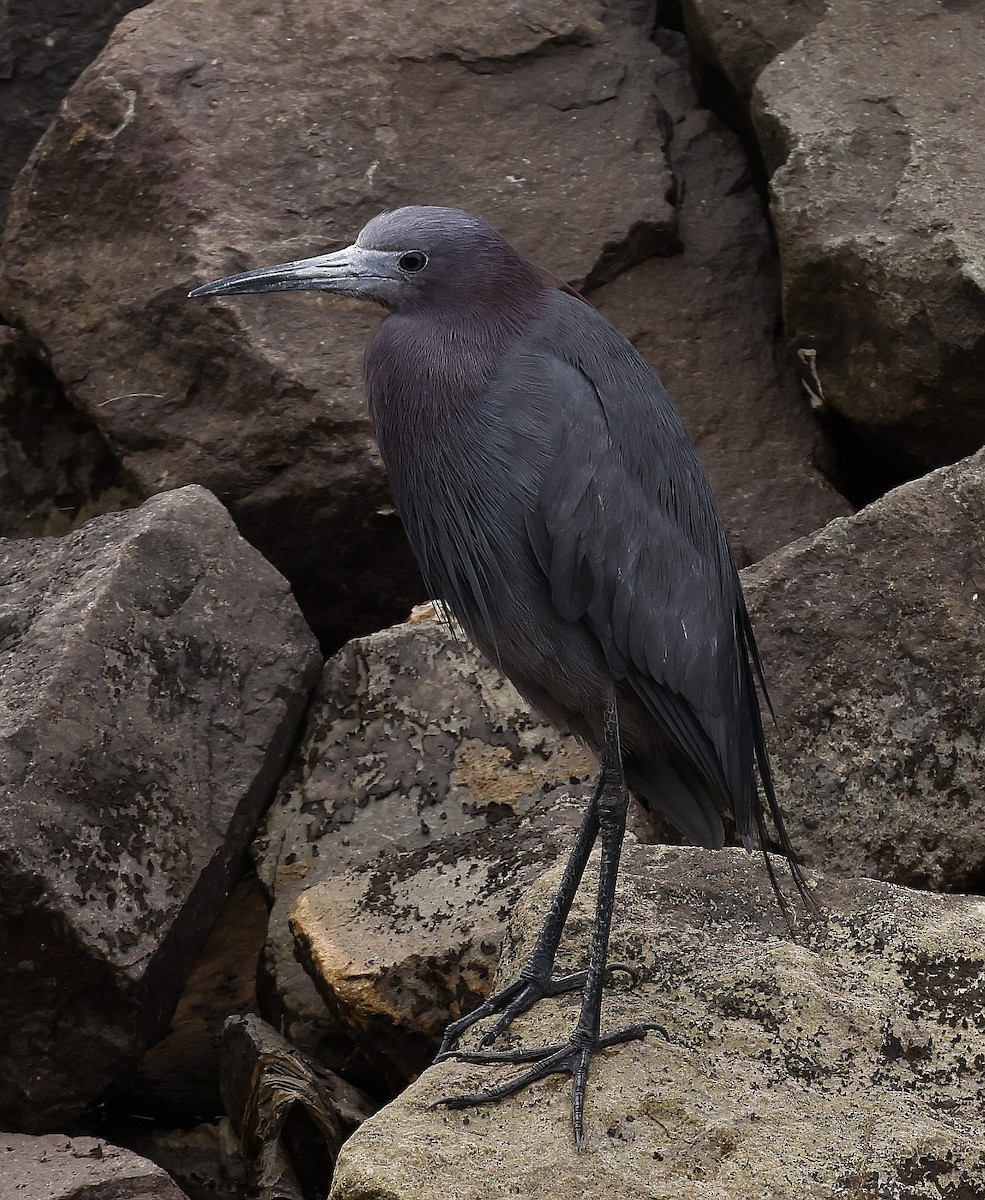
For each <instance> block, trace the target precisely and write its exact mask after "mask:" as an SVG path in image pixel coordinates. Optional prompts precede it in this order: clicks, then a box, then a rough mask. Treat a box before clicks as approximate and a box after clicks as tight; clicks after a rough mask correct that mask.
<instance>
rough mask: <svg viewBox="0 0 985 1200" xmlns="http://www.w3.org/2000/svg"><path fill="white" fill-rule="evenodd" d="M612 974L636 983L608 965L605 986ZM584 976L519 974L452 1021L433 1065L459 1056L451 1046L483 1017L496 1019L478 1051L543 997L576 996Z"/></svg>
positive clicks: (625, 970)
mask: <svg viewBox="0 0 985 1200" xmlns="http://www.w3.org/2000/svg"><path fill="white" fill-rule="evenodd" d="M616 972H619V973H621V974H625V975H628V976H629V977H630V981H631V982H632V983H637V982H639V976H638V975H637V973H636V971H634V970H633V968H632V967H629V966H627V965H626V964H625V963H610V964H609V965H608V966H607V967H606V969H605V982H606V983H611V982H612V976H613V975H614V974H615V973H616ZM587 976H588V972H587V971H572V972H571V974H570V975H560V976H558V978H556V979H552V978H551V977H550V976H543V975H539V974H535V973H533V972H531V973H529V974H528V973H523V974H521V975H520V978H519V979H517V980H515V981H514V982H513V983H511V984H510V985H509V986H508V987H505V988H503V989H502V991H499V992H495V993H493V995H491V996H490V997H489V998H488V999H487V1000H484V1001H483V1002H482V1004H480V1005H479V1007H478V1008H475V1009H473V1010H472V1012H470V1013H467V1014H466V1015H465V1016H464V1017H460V1018H459V1019H458V1020H457V1021H452V1023H451V1024H450V1025H449V1026H448V1028H447V1029H446V1030H445V1034H444V1037H443V1038H442V1039H441V1048H440V1049H439V1050H438V1053H437V1054H436V1055H435V1059H434V1061H435V1062H436V1063H437V1062H442V1061H443V1060H444V1059H447V1058H456V1057H458V1055H459V1053H460V1052H459V1051H458V1050H456V1049H455V1043H456V1042H457V1041H458V1039H459V1038H460V1037H461V1035H462V1034H463V1033H464V1032H465V1031H466V1030H467V1029H471V1028H472V1026H473V1025H477V1024H478V1023H479V1022H480V1021H484V1020H485V1019H486V1018H487V1017H496V1016H497V1015H498V1019H497V1020H496V1021H495V1023H494V1024H493V1025H491V1026H490V1028H489V1029H487V1030H486V1032H485V1033H484V1034H483V1035H482V1038H481V1039H480V1041H479V1048H480V1049H482V1048H483V1047H485V1046H491V1045H492V1043H493V1042H494V1041H495V1040H496V1038H498V1037H499V1035H500V1034H501V1033H502V1032H503V1031H504V1030H505V1029H507V1028H508V1027H509V1026H510V1025H511V1024H512V1023H513V1022H514V1021H515V1020H516V1018H517V1017H519V1016H521V1015H522V1014H523V1013H525V1012H529V1011H530V1010H531V1009H532V1008H533V1006H534V1005H535V1004H536V1003H537V1002H538V1001H540V1000H543V999H544V997H545V996H562V995H564V993H565V992H576V991H579V990H581V989H583V988H584V986H585V980H586V978H587Z"/></svg>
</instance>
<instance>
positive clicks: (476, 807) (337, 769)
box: [254, 620, 597, 1086]
mask: <svg viewBox="0 0 985 1200" xmlns="http://www.w3.org/2000/svg"><path fill="white" fill-rule="evenodd" d="M596 769H597V768H596V764H595V762H594V760H593V758H592V756H591V755H590V754H589V753H588V752H587V751H585V750H584V749H583V748H582V747H580V746H579V745H578V744H577V743H576V742H575V741H574V740H572V739H570V738H569V739H562V738H560V737H559V736H558V734H556V733H555V732H554V731H553V730H552V729H550V728H549V727H547V726H545V725H544V724H543V723H542V722H540V721H539V720H538V719H537V718H535V717H534V716H532V715H531V714H530V712H529V709H528V708H527V706H526V705H525V703H524V702H523V701H522V700H521V699H520V697H519V696H518V695H517V693H516V692H515V690H514V689H513V687H512V686H511V685H510V684H509V683H507V681H506V680H505V679H504V678H503V677H502V676H501V675H500V674H499V672H498V671H496V670H494V669H493V668H492V667H490V666H487V665H486V664H485V663H483V662H482V661H481V660H480V659H479V658H478V656H477V654H476V652H475V651H474V650H472V649H471V647H469V646H468V644H467V643H466V642H465V641H464V640H462V639H461V638H460V637H459V638H455V637H453V636H450V635H449V633H448V631H447V629H446V627H444V626H443V625H442V624H440V623H439V622H438V621H436V620H423V621H418V622H414V623H412V624H408V625H402V626H397V627H396V628H394V629H388V630H384V631H383V632H381V633H378V634H375V635H374V636H372V637H369V638H362V639H358V640H356V641H353V642H351V643H350V644H349V645H348V646H346V647H345V648H344V649H343V650H342V651H340V653H339V654H338V655H336V656H335V658H334V659H332V660H330V661H329V662H328V663H327V664H326V667H325V673H324V677H323V679H322V685H321V690H320V693H319V695H318V697H317V698H316V700H315V701H314V703H313V704H312V707H311V710H310V712H309V716H308V727H307V730H306V733H305V737H304V740H303V742H302V743H301V746H300V747H299V750H298V754H297V759H296V761H295V766H294V771H293V772H292V774H291V775H289V776H288V777H287V778H286V779H285V783H284V785H283V786H282V789H281V792H280V795H279V797H278V799H277V800H276V801H275V803H274V804H273V805H272V806H271V809H270V811H269V812H268V814H267V817H266V820H265V822H264V825H263V828H262V831H261V834H260V836H259V837H258V839H257V842H256V844H255V847H254V853H255V857H256V860H257V871H258V874H259V877H260V881H261V883H262V884H263V885H264V886H265V887H266V888H267V889H268V891H269V893H270V896H271V899H272V903H273V907H272V911H271V916H270V927H269V932H268V937H267V946H266V950H265V955H264V962H263V965H262V967H261V979H260V985H259V987H260V997H261V1002H262V1004H263V1009H264V1012H265V1013H266V1015H267V1016H268V1019H269V1020H271V1022H272V1023H273V1024H274V1025H276V1026H277V1027H278V1028H280V1029H281V1030H282V1032H284V1033H285V1034H286V1035H287V1036H288V1037H289V1038H290V1039H291V1040H292V1041H294V1042H295V1043H296V1044H297V1045H298V1046H300V1047H301V1049H303V1050H305V1051H306V1052H308V1053H310V1054H312V1055H314V1056H315V1057H317V1058H318V1059H319V1060H321V1061H324V1062H327V1063H329V1064H330V1065H334V1064H342V1063H345V1064H346V1069H347V1072H349V1073H350V1075H351V1073H352V1071H353V1066H352V1064H353V1062H355V1063H357V1064H359V1066H358V1068H357V1069H356V1075H357V1076H358V1075H359V1074H360V1073H361V1072H368V1073H369V1076H370V1078H371V1081H372V1082H374V1083H376V1084H377V1085H378V1086H385V1084H381V1081H380V1079H379V1060H380V1044H379V1039H380V1038H381V1037H384V1038H385V1037H386V1036H388V1035H387V1034H386V1033H385V1032H384V1031H385V1030H387V1029H389V1030H390V1033H389V1036H390V1037H391V1038H393V1039H396V1041H395V1044H396V1043H397V1042H399V1041H400V1039H401V1038H402V1037H405V1035H398V1033H397V1032H396V1031H395V1030H394V1029H393V1028H392V1025H393V1021H394V1018H395V1017H396V1018H397V1020H398V1024H399V1021H400V1020H401V1019H402V1020H405V1021H408V1022H409V1024H410V1025H411V1027H412V1028H413V1030H414V1033H413V1034H412V1035H407V1036H406V1038H405V1041H404V1042H403V1043H401V1044H402V1047H403V1048H402V1050H401V1055H400V1058H401V1066H400V1067H399V1068H398V1069H400V1070H403V1071H405V1072H406V1070H407V1069H408V1067H407V1053H409V1052H412V1049H413V1047H411V1050H410V1051H408V1049H407V1045H406V1041H409V1042H411V1043H413V1042H414V1040H415V1039H416V1041H417V1042H418V1043H419V1042H420V1037H421V1029H422V1025H421V1021H420V1020H416V1021H415V1019H414V1014H413V1013H412V1008H413V1007H414V1006H415V1005H416V1006H417V1007H418V1008H420V1007H421V996H422V994H423V995H424V996H426V997H427V998H428V999H427V1003H426V1004H425V1005H424V1012H425V1013H426V1014H428V1015H427V1018H426V1019H427V1022H429V1023H426V1025H425V1029H426V1036H427V1038H429V1039H433V1038H434V1036H435V1023H436V1021H437V1019H438V1018H436V1017H435V1015H434V1011H435V1005H436V1004H440V1003H446V1004H452V1005H455V1004H458V1005H461V1004H462V1003H464V1002H466V1001H467V1000H468V999H469V998H471V999H473V1000H474V999H475V994H476V992H477V990H480V989H485V990H488V987H489V986H490V978H491V974H492V970H493V969H494V967H495V956H496V953H497V951H498V944H499V938H500V937H501V936H502V921H503V915H502V914H501V913H500V911H499V910H500V908H501V904H499V903H494V904H493V912H492V914H491V915H490V916H489V917H488V918H483V920H484V921H485V926H484V929H485V936H484V938H479V939H474V938H473V934H472V932H471V925H472V923H474V922H475V921H476V920H477V917H478V914H477V913H476V911H474V910H473V911H472V912H471V914H470V915H469V917H468V922H467V926H468V927H467V928H466V927H465V926H463V925H462V924H461V923H459V924H458V925H455V926H454V932H451V931H450V930H449V928H448V927H449V926H450V925H453V924H454V920H453V915H454V914H456V912H457V909H456V907H455V905H456V900H455V895H454V892H453V887H452V885H453V883H454V880H455V877H456V871H457V869H458V868H457V867H456V866H455V865H454V864H456V863H458V860H459V859H463V861H464V859H465V858H466V857H467V856H468V855H470V854H471V855H473V856H474V855H476V854H483V855H484V856H485V859H487V860H488V857H489V855H490V854H500V853H503V854H507V855H510V854H513V853H519V855H520V857H521V859H522V858H524V857H525V854H526V851H525V848H524V846H523V844H522V835H520V834H519V833H518V830H521V829H525V828H528V822H529V821H530V820H531V818H532V816H533V814H534V813H535V812H544V813H546V812H547V811H548V810H551V809H552V808H553V809H554V810H556V811H557V812H560V811H561V808H560V807H559V806H561V805H562V796H563V797H565V798H566V799H567V801H569V802H570V803H573V804H574V805H575V806H576V809H577V807H578V806H580V805H581V804H583V803H584V801H585V799H586V798H587V796H588V795H589V793H590V790H591V786H592V779H593V776H594V773H595V771H596ZM545 819H547V818H545V817H542V818H540V819H539V820H538V822H537V825H536V828H537V830H538V832H537V835H536V837H537V840H536V843H535V844H536V845H537V847H538V848H541V849H543V847H544V845H545V843H544V836H543V821H544V820H545ZM563 820H565V821H566V822H568V823H570V821H571V820H577V811H575V812H574V814H573V815H572V814H569V815H567V816H565V817H564V818H563ZM483 843H484V845H483ZM545 852H546V851H545ZM556 853H557V849H556V848H555V849H554V850H553V851H552V853H551V858H553V856H554V854H556ZM442 864H447V866H443V865H442ZM517 866H519V868H520V870H521V873H522V875H523V877H524V878H525V879H529V878H530V877H531V874H532V872H533V870H534V867H533V864H532V863H531V862H529V861H527V862H526V863H521V864H517ZM360 868H365V869H364V870H360ZM463 869H464V867H463ZM501 869H502V870H504V871H505V872H506V874H507V875H508V876H509V875H510V872H511V870H513V869H516V867H514V868H511V867H510V866H509V864H508V863H507V865H506V866H505V867H502V868H501ZM442 870H446V871H447V877H446V878H445V879H444V880H443V881H442V880H441V879H437V878H436V875H440V873H441V872H442ZM389 871H396V872H397V879H398V880H399V887H401V888H403V889H405V890H406V889H407V888H408V887H415V886H416V887H419V888H420V889H421V895H420V900H421V903H422V906H424V907H427V905H430V908H429V910H428V911H429V919H430V920H431V921H432V922H433V921H434V920H435V919H436V918H437V919H440V918H438V914H441V913H442V910H443V911H444V916H445V920H444V921H442V922H441V925H442V929H441V936H442V938H444V939H445V940H442V941H441V942H440V943H435V951H434V953H433V954H432V955H423V956H422V955H421V954H420V953H419V950H420V948H419V945H418V942H417V940H416V939H415V940H412V941H407V940H406V939H405V937H404V934H403V933H400V934H398V933H397V932H396V930H395V929H394V926H393V921H392V917H393V915H394V914H392V913H390V914H388V913H386V912H385V911H384V913H383V915H382V917H381V915H380V911H379V908H380V906H381V905H382V906H383V908H384V910H385V907H386V903H387V899H386V898H387V897H388V896H389V897H392V896H393V889H394V887H395V886H398V885H397V882H396V880H394V879H388V872H389ZM476 873H478V877H479V878H478V880H477V882H478V881H481V883H482V884H483V886H484V887H487V886H488V883H489V876H488V875H487V874H486V867H485V866H482V867H479V866H476V868H475V871H474V872H473V874H474V875H475V874H476ZM329 880H331V881H334V882H332V883H331V884H329V883H326V889H327V890H326V892H324V893H322V895H323V897H326V898H328V897H337V901H338V903H340V904H341V903H342V902H343V900H344V903H345V907H344V912H345V921H344V922H343V921H341V920H340V921H333V922H332V930H333V931H334V932H333V936H334V937H336V938H337V939H338V940H337V942H336V943H335V944H336V945H337V946H339V947H341V948H342V950H344V952H345V953H347V954H348V955H351V956H353V957H354V958H356V959H359V958H360V957H365V956H366V955H367V954H369V955H370V956H371V955H372V954H373V953H375V952H377V951H379V952H381V953H384V952H385V953H386V955H387V957H386V959H385V963H380V964H377V965H376V967H374V968H373V970H372V971H370V973H369V976H368V977H367V976H365V975H364V976H362V977H360V975H359V973H358V972H355V973H354V975H355V977H354V978H353V979H351V980H350V981H349V985H348V986H350V987H351V988H353V989H355V991H356V992H360V991H361V993H362V997H363V1004H362V1009H361V1011H360V1012H359V1013H358V1015H350V1014H346V1013H339V1012H338V1011H337V1010H336V1011H335V1012H330V1011H328V1010H327V1009H326V1007H325V1001H324V999H323V998H322V997H321V996H319V995H318V993H317V992H316V991H315V989H314V987H313V986H312V983H311V981H310V980H309V978H308V976H307V975H306V974H305V973H304V971H303V970H302V969H301V967H300V966H299V965H298V963H297V961H296V959H295V956H294V939H293V938H292V936H291V933H290V930H289V929H288V916H289V914H290V912H291V909H292V907H293V906H294V903H295V901H296V900H297V898H298V896H299V895H300V894H301V892H302V891H303V890H304V889H305V888H310V887H312V886H313V885H314V884H318V883H321V882H323V881H329ZM376 880H378V881H379V887H380V889H381V890H380V892H379V894H377V895H375V896H374V895H373V889H374V887H375V886H376V884H375V883H374V881H376ZM436 887H437V892H435V888H436ZM367 888H368V889H369V894H368V895H367V892H366V889H367ZM450 893H451V894H450ZM316 894H317V890H316ZM468 895H469V900H470V902H472V901H474V900H475V895H474V892H472V891H469V892H468ZM360 897H365V898H366V899H368V900H371V901H372V903H371V904H370V906H369V908H368V909H367V910H366V911H365V912H364V913H361V914H360V911H359V910H360V907H361V905H360ZM405 899H406V896H405ZM334 902H335V900H331V901H329V903H334ZM449 903H450V904H451V905H452V906H453V907H452V908H451V909H449V908H448V907H447V906H448V905H449ZM318 911H319V904H318V901H317V900H315V901H313V905H312V908H311V916H312V920H313V921H314V923H315V924H316V925H317V923H318V922H317V913H318ZM457 916H458V917H459V918H460V919H464V917H465V914H464V913H461V912H457ZM489 921H491V922H492V925H493V926H496V927H497V928H498V933H497V934H496V935H495V936H493V935H492V933H491V932H490V925H489ZM400 927H401V929H402V928H403V927H404V926H403V922H402V921H401V925H400ZM367 936H370V937H371V938H372V942H371V944H367V943H366V938H367ZM449 937H450V939H451V940H450V941H448V940H447V939H448V938H449ZM456 939H457V941H456ZM483 941H484V942H485V944H484V945H483V944H482V943H483ZM463 954H464V956H465V961H464V963H459V961H458V960H459V958H460V957H462V955H463ZM415 956H416V957H415ZM399 964H403V969H405V970H406V972H407V976H406V982H405V991H404V992H403V993H402V998H403V1001H404V1003H403V1005H402V1006H401V1005H400V1004H398V1003H397V1000H398V999H399V997H398V996H397V995H396V993H395V989H394V986H393V979H394V975H395V974H397V973H398V972H399V971H400V970H401V967H400V965H399ZM376 972H381V973H382V976H384V977H385V978H386V980H387V981H388V984H389V986H388V989H387V991H386V992H375V993H374V991H373V989H372V987H369V986H364V987H362V988H361V989H360V984H363V985H367V984H369V983H370V982H371V981H372V978H373V976H374V973H376ZM418 975H419V976H420V977H421V978H420V981H419V982H415V980H416V979H417V977H418ZM337 982H340V983H341V981H339V980H337ZM322 986H323V989H324V990H326V991H327V990H328V989H327V988H325V984H324V982H323V985H322ZM415 988H416V989H417V992H416V993H415ZM436 992H437V993H438V995H439V996H440V997H441V998H440V999H436V998H435V993H436ZM367 1004H369V1005H371V1006H374V1011H375V1018H371V1016H370V1009H367V1007H366V1006H367ZM395 1005H396V1007H395ZM420 1015H421V1014H420V1013H419V1014H418V1016H420ZM374 1021H375V1030H374V1034H373V1037H372V1038H371V1039H370V1046H369V1047H368V1049H369V1052H370V1058H371V1059H372V1060H374V1061H371V1062H367V1061H366V1060H365V1057H364V1052H363V1048H362V1046H360V1047H359V1049H358V1050H354V1048H353V1046H352V1044H351V1042H350V1039H349V1036H348V1033H347V1030H349V1029H357V1030H359V1032H360V1040H361V1041H362V1040H363V1039H364V1038H365V1035H366V1033H367V1028H368V1026H369V1025H370V1024H371V1023H373V1022H374ZM428 1045H430V1042H429V1043H428ZM426 1056H427V1048H424V1049H421V1048H420V1047H419V1046H418V1050H417V1053H416V1058H415V1059H414V1062H415V1064H416V1065H415V1066H414V1068H413V1069H415V1070H419V1069H420V1068H421V1066H422V1065H423V1062H422V1061H421V1059H422V1057H424V1058H426ZM397 1082H398V1080H397V1079H396V1078H394V1080H393V1085H395V1084H396V1083H397Z"/></svg>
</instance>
